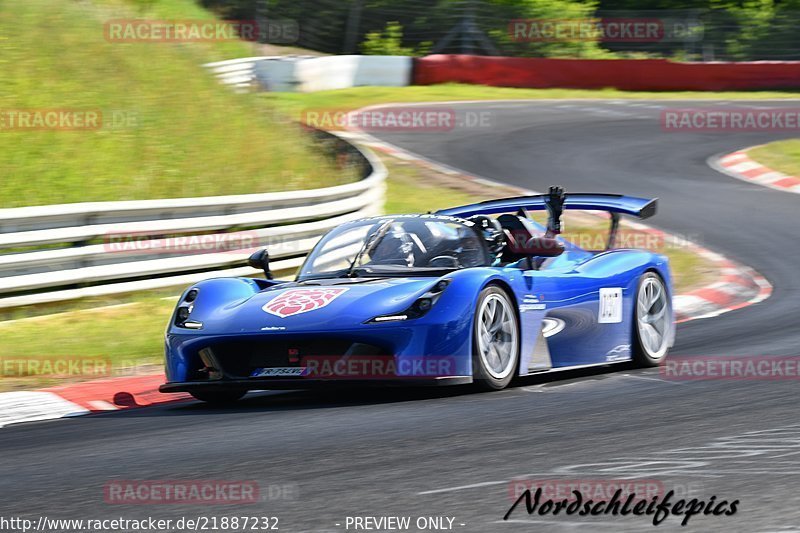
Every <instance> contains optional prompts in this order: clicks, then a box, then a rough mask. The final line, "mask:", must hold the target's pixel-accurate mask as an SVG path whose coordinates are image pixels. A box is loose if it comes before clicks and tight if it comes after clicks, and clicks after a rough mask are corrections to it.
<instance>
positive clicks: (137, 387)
mask: <svg viewBox="0 0 800 533" xmlns="http://www.w3.org/2000/svg"><path fill="white" fill-rule="evenodd" d="M162 383H164V374H149V375H145V376H131V377H119V378H109V379H98V380H93V381H84V382H81V383H72V384H68V385H60V386H58V387H50V388H47V389H41V390H36V391H19V392H4V393H0V427H3V426H8V425H10V424H17V423H20V422H36V421H41V420H50V419H53V418H64V417H70V416H79V415H85V414H89V413H92V412H101V411H116V410H120V409H130V408H133V407H146V406H149V405H158V404H163V403H174V402H179V401H185V400H187V399H189V398H190V396H189V395H188V394H161V393H160V392H158V387H159V385H161V384H162Z"/></svg>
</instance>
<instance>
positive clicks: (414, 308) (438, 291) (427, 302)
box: [367, 279, 452, 324]
mask: <svg viewBox="0 0 800 533" xmlns="http://www.w3.org/2000/svg"><path fill="white" fill-rule="evenodd" d="M451 281H452V280H450V279H443V280H439V281H437V282H436V285H434V286H433V287H432V288H431V289H430V290H429V291H428V292H426V293H425V294H423V295H422V296H420V297H419V298H417V301H416V302H414V303H413V304H411V307H409V308H408V309H406V310H405V311H403V312H402V313H396V314H392V315H382V316H376V317H375V318H373V319H371V320H367V323H368V324H380V323H383V322H402V321H403V320H411V319H414V318H420V317H422V316H425V315H426V314H427V313H428V311H430V310H431V309H432V308H433V306H434V305H435V304H436V302H437V301H439V298H440V297H441V296H442V293H443V292H444V290H445V289H446V288H447V286H448V285H450V282H451Z"/></svg>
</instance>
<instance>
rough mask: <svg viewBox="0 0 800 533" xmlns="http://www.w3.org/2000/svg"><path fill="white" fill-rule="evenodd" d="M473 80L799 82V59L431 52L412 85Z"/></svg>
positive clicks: (632, 87) (631, 87) (650, 86)
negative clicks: (686, 60)
mask: <svg viewBox="0 0 800 533" xmlns="http://www.w3.org/2000/svg"><path fill="white" fill-rule="evenodd" d="M453 82H456V83H472V84H480V85H494V86H497V87H531V88H549V87H562V88H571V89H601V88H604V87H614V88H617V89H622V90H626V91H689V90H691V91H722V90H737V89H738V90H747V89H796V88H800V61H759V62H752V63H675V62H672V61H668V60H666V59H545V58H520V57H485V56H468V55H432V56H428V57H423V58H418V59H416V60H415V62H414V85H431V84H434V83H453Z"/></svg>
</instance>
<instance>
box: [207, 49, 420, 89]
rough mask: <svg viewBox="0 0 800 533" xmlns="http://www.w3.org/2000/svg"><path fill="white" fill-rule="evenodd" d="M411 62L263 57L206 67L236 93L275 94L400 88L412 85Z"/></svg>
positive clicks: (382, 58)
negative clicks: (251, 90)
mask: <svg viewBox="0 0 800 533" xmlns="http://www.w3.org/2000/svg"><path fill="white" fill-rule="evenodd" d="M412 64H413V59H412V58H411V57H405V56H358V55H349V56H323V57H312V56H263V57H246V58H242V59H231V60H228V61H219V62H217V63H209V64H207V65H206V67H208V68H209V69H211V71H212V72H213V73H214V75H215V76H216V77H217V78H218V79H219V80H220V81H221V82H222V83H224V84H226V85H230V86H231V87H233V88H234V89H235V90H237V91H247V90H249V89H251V88H256V87H260V88H263V89H266V90H268V91H277V92H295V91H296V92H314V91H329V90H333V89H346V88H349V87H362V86H382V87H403V86H406V85H409V84H410V83H411V73H412V72H411V71H412Z"/></svg>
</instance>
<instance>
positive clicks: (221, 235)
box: [0, 131, 386, 308]
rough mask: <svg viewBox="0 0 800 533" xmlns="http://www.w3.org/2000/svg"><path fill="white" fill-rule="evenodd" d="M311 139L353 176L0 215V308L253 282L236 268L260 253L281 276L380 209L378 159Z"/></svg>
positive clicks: (321, 135)
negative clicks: (346, 226)
mask: <svg viewBox="0 0 800 533" xmlns="http://www.w3.org/2000/svg"><path fill="white" fill-rule="evenodd" d="M313 134H314V135H315V137H316V138H317V140H318V142H319V143H320V145H321V147H322V149H323V151H325V152H326V153H328V154H329V155H331V156H332V157H335V158H336V160H337V161H340V162H342V161H344V162H345V163H344V165H345V166H346V167H347V168H348V169H353V167H355V168H356V170H357V171H358V172H359V177H360V178H361V179H360V180H359V181H356V182H353V183H348V184H345V185H338V186H334V187H325V188H321V189H313V190H305V191H289V192H276V193H263V194H245V195H235V196H215V197H205V198H179V199H165V200H142V201H125V202H92V203H77V204H64V205H49V206H37V207H21V208H14V209H0V308H10V307H18V306H23V305H33V304H40V303H50V302H57V301H63V300H71V299H76V298H84V297H90V296H101V295H108V294H117V293H124V292H132V291H139V290H146V289H155V288H163V287H171V286H176V285H185V284H190V283H194V282H195V281H197V280H200V279H204V278H208V277H215V276H249V275H258V274H259V273H260V271H258V270H255V269H252V268H250V267H249V266H244V265H246V260H247V258H248V257H249V255H250V253H252V251H253V250H255V249H258V248H262V247H266V248H268V250H269V251H270V256H271V258H272V259H273V263H272V266H273V270H274V271H275V272H276V273H278V274H279V275H280V274H281V273H283V274H288V273H289V272H290V271H291V270H293V269H296V268H297V267H298V266H300V264H301V263H302V261H303V259H304V256H305V255H306V254H307V253H308V252H309V251H310V250H311V248H312V247H313V246H314V244H316V242H317V240H318V239H319V238H320V237H321V236H322V235H323V234H324V233H325V232H327V231H328V230H329V229H331V228H334V227H336V226H338V225H339V224H342V223H344V222H347V221H349V220H355V219H357V218H361V217H364V216H370V215H373V214H378V213H379V212H380V210H381V209H382V205H383V198H384V190H385V184H384V181H385V178H386V169H385V167H384V166H383V164H382V163H381V162H380V160H379V159H378V158H377V157H376V156H375V155H374V154H373V153H372V152H370V151H368V150H366V149H359V148H357V147H355V146H353V145H351V144H349V143H347V142H346V141H344V140H343V139H340V138H338V137H335V136H333V135H331V134H329V133H325V132H321V131H316V132H313ZM43 247H45V249H43ZM209 250H210V251H209Z"/></svg>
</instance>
